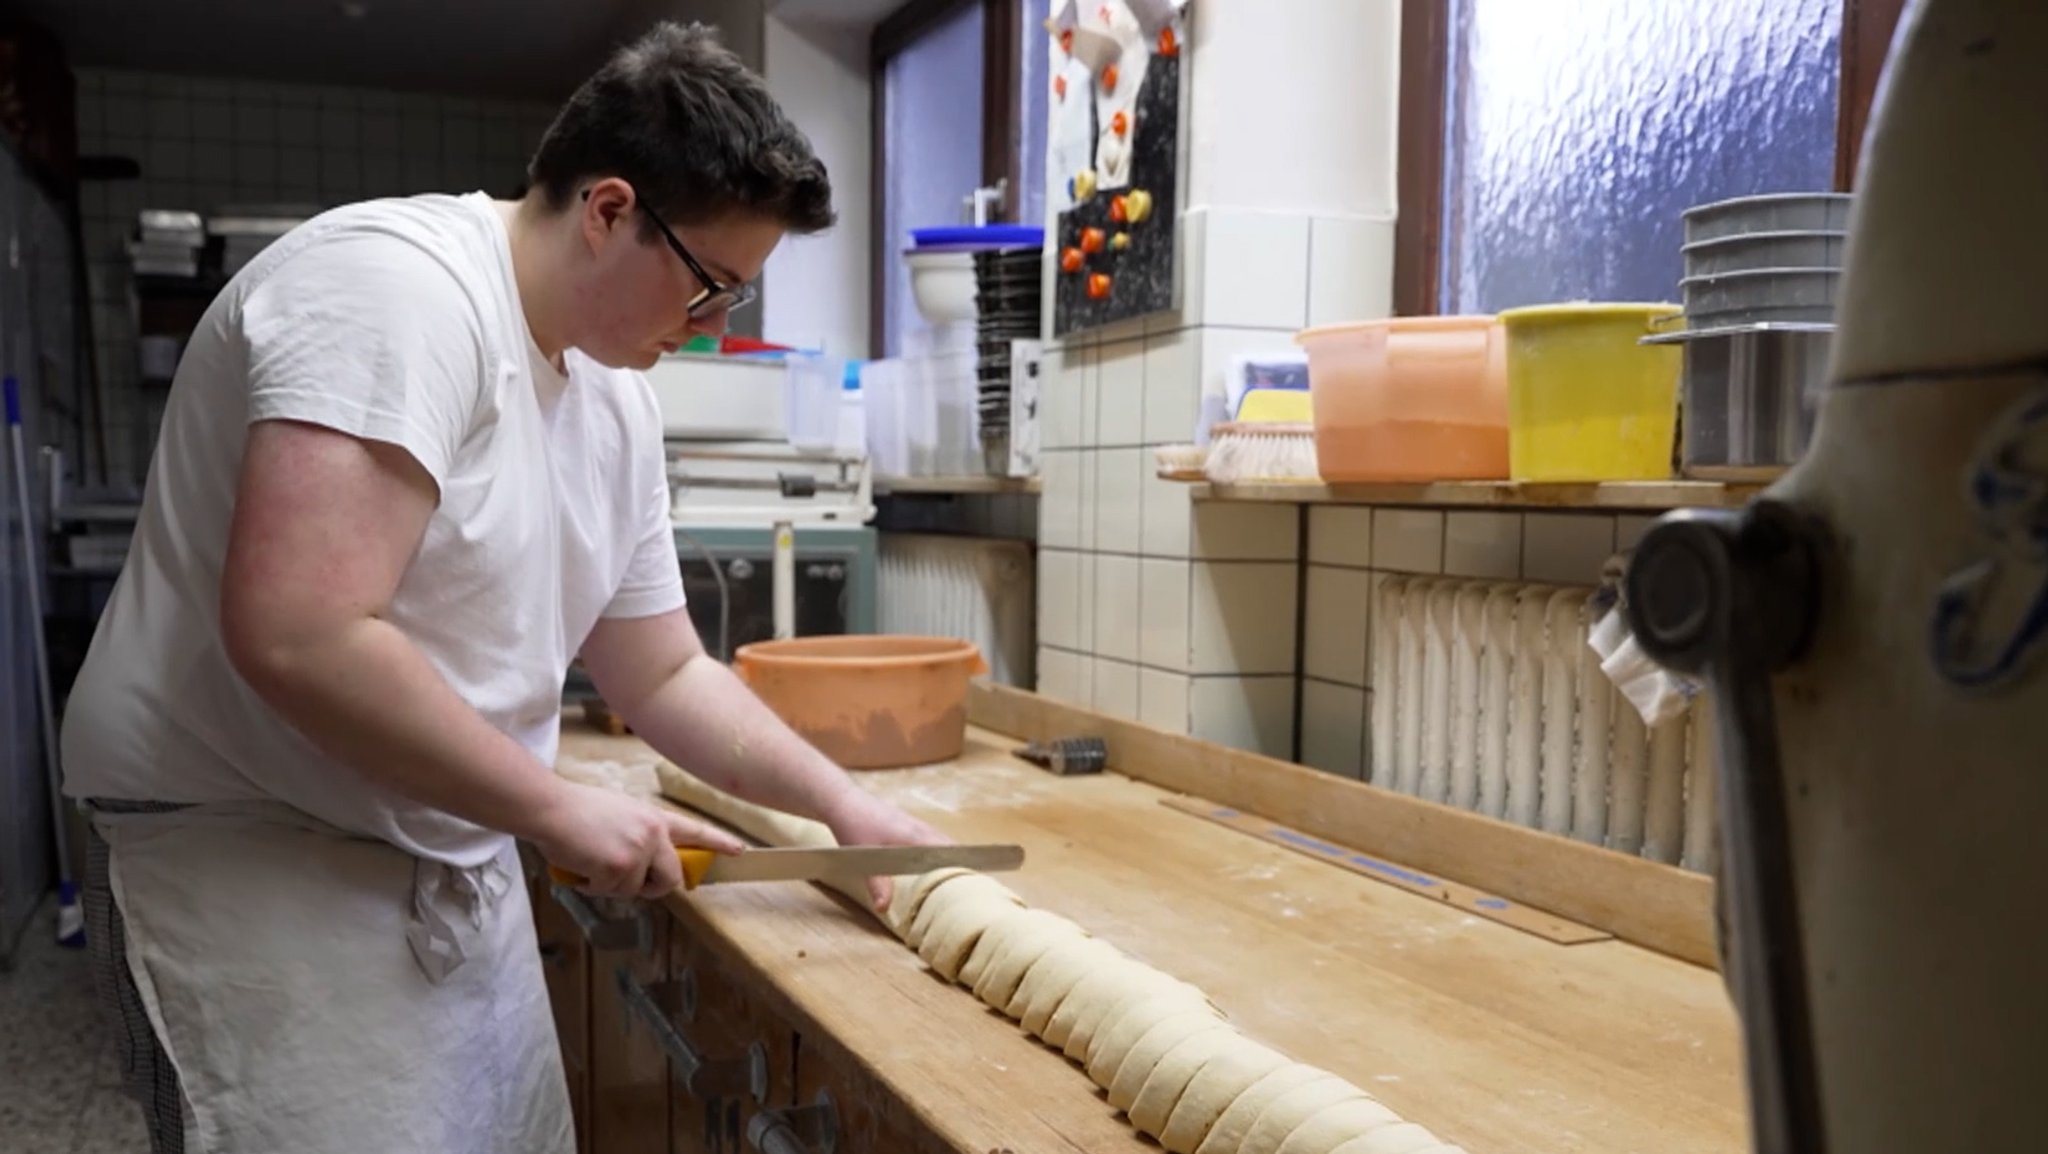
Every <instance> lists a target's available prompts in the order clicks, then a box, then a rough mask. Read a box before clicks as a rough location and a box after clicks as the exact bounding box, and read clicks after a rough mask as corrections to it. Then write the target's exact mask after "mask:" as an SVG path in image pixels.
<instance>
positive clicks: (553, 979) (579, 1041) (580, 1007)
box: [533, 877, 591, 1152]
mask: <svg viewBox="0 0 2048 1154" xmlns="http://www.w3.org/2000/svg"><path fill="white" fill-rule="evenodd" d="M533 923H534V936H535V937H536V938H538V939H539V943H540V960H541V973H542V976H543V977H544V978H545V979H546V980H547V988H548V1003H549V1005H551V1006H552V1007H553V1008H554V1012H555V1035H556V1037H557V1038H559V1039H560V1040H561V1044H562V1073H563V1074H564V1076H565V1077H566V1078H567V1080H568V1083H569V1105H570V1108H571V1109H572V1110H574V1112H575V1120H576V1148H577V1149H578V1150H581V1151H585V1152H588V1151H589V1150H590V969H591V964H590V963H591V949H590V943H589V942H587V941H585V940H584V937H583V933H582V931H581V930H579V929H578V928H577V926H576V921H575V919H574V918H572V917H570V916H569V911H568V910H567V909H566V908H565V907H564V906H563V905H562V903H560V902H558V901H556V900H555V896H554V893H553V891H552V888H551V887H550V886H549V885H548V883H547V880H546V878H545V877H543V878H542V879H541V880H540V881H539V882H538V883H536V884H535V885H534V887H533Z"/></svg>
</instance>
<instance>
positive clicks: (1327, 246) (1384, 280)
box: [1308, 216, 1394, 325]
mask: <svg viewBox="0 0 2048 1154" xmlns="http://www.w3.org/2000/svg"><path fill="white" fill-rule="evenodd" d="M1393 264H1394V222H1393V221H1392V220H1390V219H1383V218H1374V217H1355V216H1354V217H1327V216H1324V217H1315V218H1313V219H1312V220H1310V221H1309V256H1308V323H1309V324H1311V325H1331V324H1341V323H1343V322H1346V321H1363V320H1377V319H1378V318H1380V317H1389V316H1392V315H1394V282H1393V280H1392V279H1391V278H1389V277H1388V276H1387V275H1386V270H1387V269H1389V268H1391V267H1393Z"/></svg>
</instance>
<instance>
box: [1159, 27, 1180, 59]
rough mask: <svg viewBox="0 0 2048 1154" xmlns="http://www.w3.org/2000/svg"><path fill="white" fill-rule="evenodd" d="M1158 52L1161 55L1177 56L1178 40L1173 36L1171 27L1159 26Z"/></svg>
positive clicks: (1178, 49) (1178, 50)
mask: <svg viewBox="0 0 2048 1154" xmlns="http://www.w3.org/2000/svg"><path fill="white" fill-rule="evenodd" d="M1159 54H1160V55H1161V56H1178V55H1179V54H1180V40H1179V38H1177V37H1175V36H1174V34H1173V29H1172V28H1161V29H1160V30H1159Z"/></svg>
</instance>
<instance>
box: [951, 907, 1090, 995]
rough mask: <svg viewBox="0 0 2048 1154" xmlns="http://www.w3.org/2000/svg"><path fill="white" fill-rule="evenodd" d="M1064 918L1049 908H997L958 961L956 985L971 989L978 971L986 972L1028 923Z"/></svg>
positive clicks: (978, 978)
mask: <svg viewBox="0 0 2048 1154" xmlns="http://www.w3.org/2000/svg"><path fill="white" fill-rule="evenodd" d="M1066 920H1067V919H1065V918H1063V917H1061V916H1059V915H1058V914H1056V913H1053V912H1052V911H1050V910H1038V909H1032V908H1031V907H1030V906H1024V905H1019V906H1013V907H1011V908H1009V909H1007V910H1000V911H998V912H997V913H996V915H995V916H994V917H992V918H990V919H989V923H988V925H987V927H986V928H984V929H983V930H982V933H981V939H980V940H979V941H977V942H975V943H974V949H973V951H972V952H970V953H969V954H968V955H967V960H965V961H963V962H961V963H960V979H959V981H960V984H961V985H963V986H966V987H967V988H969V989H973V988H974V987H975V985H976V984H977V983H979V982H980V981H981V976H982V974H984V973H986V972H987V970H988V967H989V963H990V962H993V961H995V960H996V958H997V957H998V956H999V955H1001V954H1002V952H1003V951H1004V950H1006V949H1008V948H1009V946H1010V943H1012V942H1014V941H1016V939H1017V936H1018V935H1020V934H1026V933H1028V932H1029V931H1030V928H1031V927H1032V926H1034V925H1044V924H1047V923H1053V922H1065V921H1066ZM1068 924H1069V925H1071V924H1072V923H1070V922H1069V923H1068ZM1077 928H1078V927H1077Z"/></svg>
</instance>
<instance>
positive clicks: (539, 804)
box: [233, 618, 561, 838]
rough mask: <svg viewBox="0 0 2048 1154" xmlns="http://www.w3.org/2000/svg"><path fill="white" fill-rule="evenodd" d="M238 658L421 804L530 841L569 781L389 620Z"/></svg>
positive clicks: (278, 697)
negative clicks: (492, 718) (468, 697)
mask: <svg viewBox="0 0 2048 1154" xmlns="http://www.w3.org/2000/svg"><path fill="white" fill-rule="evenodd" d="M233 656H234V660H235V665H236V668H237V670H238V671H239V672H240V673H241V674H242V676H243V678H244V679H245V680H247V681H248V682H249V683H250V684H251V686H253V687H254V688H255V689H256V691H257V692H258V693H259V694H260V695H262V697H263V699H264V700H265V701H266V702H267V703H268V704H269V705H270V707H271V708H273V709H275V710H276V711H277V712H278V713H279V714H280V715H282V716H283V717H284V718H285V720H287V721H289V722H290V723H291V724H292V725H293V726H294V727H295V728H297V729H298V730H299V732H301V733H303V734H305V735H306V737H307V738H308V739H309V740H310V741H312V742H313V744H315V745H317V746H319V747H320V749H321V750H322V751H323V752H325V753H327V754H328V755H329V756H331V757H333V758H335V759H336V760H337V761H340V762H341V763H342V764H344V765H347V766H349V767H350V768H352V769H355V770H356V771H358V772H360V773H361V774H363V776H365V777H367V778H369V779H370V780H371V781H374V782H376V783H377V784H379V785H381V786H384V787H386V788H388V789H390V790H392V791H393V792H396V793H398V794H400V795H402V796H404V797H407V798H410V799H411V800H413V801H416V802H419V803H421V804H423V805H430V806H433V807H434V808H436V809H440V810H445V811H447V812H449V813H452V814H455V815H456V816H458V817H462V818H466V819H468V820H470V821H473V822H476V823H477V824H479V825H482V826H486V827H488V828H491V829H496V830H502V831H504V832H506V833H510V834H513V835H514V836H517V837H524V838H530V837H531V836H532V835H533V832H534V830H535V828H536V825H537V823H538V822H539V821H540V820H541V819H542V818H543V817H544V816H545V815H546V813H547V811H548V810H549V808H550V807H551V806H552V805H553V804H554V802H555V799H556V797H557V795H558V791H559V790H560V788H561V782H560V779H559V778H557V777H556V776H555V775H554V773H553V772H551V771H550V770H549V769H548V767H546V766H543V765H542V764H540V762H538V761H536V760H535V759H534V757H533V755H532V754H530V753H528V752H527V750H526V748H525V747H524V746H521V745H520V744H519V743H518V742H516V741H514V740H512V739H511V738H510V737H507V736H506V735H505V734H503V733H501V732H499V731H498V730H496V729H494V728H493V727H492V726H491V724H490V723H489V722H487V721H485V720H484V718H483V717H482V715H480V714H478V713H477V712H476V710H474V709H472V708H470V706H469V705H468V703H466V702H464V701H463V700H462V699H461V698H460V697H459V696H457V694H456V693H455V691H454V690H453V689H452V688H451V687H450V686H449V685H448V683H447V681H446V680H444V679H443V678H442V677H441V675H440V673H439V672H438V671H436V670H435V669H434V667H433V666H432V664H430V663H429V662H428V661H427V659H426V657H425V656H424V655H422V654H421V653H420V651H419V649H418V648H417V647H415V646H414V645H413V643H412V642H411V641H410V640H408V639H407V638H406V637H405V635H404V634H403V633H401V632H399V630H398V629H397V628H396V627H395V626H392V625H390V624H388V623H386V622H384V621H380V620H378V619H376V618H364V619H362V620H360V621H357V622H354V623H352V624H350V625H347V626H344V627H342V628H339V629H336V630H333V631H331V632H328V633H326V634H324V635H322V636H320V637H318V638H317V639H300V640H296V641H294V642H292V643H289V644H282V643H280V644H270V645H260V644H251V645H244V646H242V647H240V649H239V650H238V651H237V652H235V653H234V655H233Z"/></svg>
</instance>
